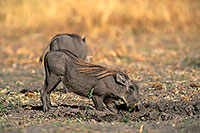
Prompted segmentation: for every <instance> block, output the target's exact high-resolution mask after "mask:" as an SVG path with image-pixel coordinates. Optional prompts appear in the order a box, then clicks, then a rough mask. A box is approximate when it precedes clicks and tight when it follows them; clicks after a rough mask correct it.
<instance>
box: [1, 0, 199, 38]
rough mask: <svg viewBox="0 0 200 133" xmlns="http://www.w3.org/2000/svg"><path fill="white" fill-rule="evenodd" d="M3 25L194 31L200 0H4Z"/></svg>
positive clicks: (79, 29) (90, 30)
mask: <svg viewBox="0 0 200 133" xmlns="http://www.w3.org/2000/svg"><path fill="white" fill-rule="evenodd" d="M0 7H1V11H0V23H1V27H3V28H5V29H12V30H14V29H15V30H16V29H17V30H19V29H20V30H34V31H40V30H47V31H49V30H50V31H54V30H63V31H66V30H67V31H76V32H79V33H86V32H87V33H90V34H95V35H96V34H98V33H107V32H112V31H115V30H116V29H120V30H124V28H125V29H129V30H130V31H132V32H133V33H137V32H161V31H162V32H175V31H180V32H195V31H199V28H200V1H199V0H173V1H170V0H109V1H107V0H96V1H93V0H87V1H84V0H73V1H71V0H60V1H56V0H42V1H41V0H1V1H0Z"/></svg>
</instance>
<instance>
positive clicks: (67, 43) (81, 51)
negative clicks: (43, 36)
mask: <svg viewBox="0 0 200 133" xmlns="http://www.w3.org/2000/svg"><path fill="white" fill-rule="evenodd" d="M48 47H50V51H51V50H60V49H64V50H69V51H71V52H72V53H74V54H75V55H77V56H78V57H80V58H82V59H84V60H85V59H86V55H87V47H86V38H85V37H84V38H83V39H81V37H80V36H79V35H76V34H57V35H56V36H54V37H53V38H52V39H51V41H50V43H49V44H48V45H47V46H46V47H45V49H44V51H43V54H42V55H41V56H40V59H39V61H40V62H42V59H43V56H44V54H45V51H46V50H47V48H48Z"/></svg>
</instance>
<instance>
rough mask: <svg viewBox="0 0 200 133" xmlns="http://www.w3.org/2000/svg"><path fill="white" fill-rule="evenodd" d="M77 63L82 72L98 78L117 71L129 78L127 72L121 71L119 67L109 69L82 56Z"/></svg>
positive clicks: (111, 74)
mask: <svg viewBox="0 0 200 133" xmlns="http://www.w3.org/2000/svg"><path fill="white" fill-rule="evenodd" d="M76 65H77V69H78V71H79V72H80V73H82V74H87V75H91V76H95V77H97V78H98V79H101V78H104V77H107V76H113V75H115V74H116V73H118V74H121V75H124V77H125V78H127V79H128V76H127V74H126V73H124V72H123V71H120V70H118V69H109V68H106V67H103V66H100V65H94V64H91V63H88V62H86V61H84V60H82V59H80V58H78V59H77V60H76Z"/></svg>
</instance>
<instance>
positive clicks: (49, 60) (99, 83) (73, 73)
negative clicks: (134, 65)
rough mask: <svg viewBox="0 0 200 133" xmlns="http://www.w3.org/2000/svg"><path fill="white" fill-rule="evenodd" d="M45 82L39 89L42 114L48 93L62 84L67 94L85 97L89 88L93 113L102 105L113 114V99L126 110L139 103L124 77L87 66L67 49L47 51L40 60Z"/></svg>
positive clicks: (47, 104) (133, 87) (131, 84)
mask: <svg viewBox="0 0 200 133" xmlns="http://www.w3.org/2000/svg"><path fill="white" fill-rule="evenodd" d="M44 67H45V74H46V76H45V81H44V86H43V88H42V89H41V100H42V104H43V111H44V112H46V111H48V110H49V109H50V107H51V102H50V94H51V92H52V91H53V90H54V89H55V87H56V86H57V85H58V84H59V83H60V82H62V83H63V84H64V85H65V86H66V87H67V88H68V89H69V92H74V93H76V94H78V95H80V96H84V97H87V96H88V92H90V90H91V89H93V93H92V101H93V103H94V105H95V108H96V109H97V110H101V111H102V110H103V103H104V104H105V105H106V107H107V108H108V109H109V110H110V111H111V112H114V113H116V105H115V104H113V101H115V100H120V99H121V100H122V101H123V102H124V103H125V104H127V105H128V106H129V107H131V106H133V105H135V104H136V103H138V101H139V100H140V96H139V92H138V86H137V85H136V84H135V83H134V82H133V81H132V80H131V79H130V78H129V77H128V75H127V74H125V73H124V72H122V71H120V70H118V69H108V68H106V67H103V66H100V65H94V64H91V63H88V62H86V61H84V60H82V59H81V58H79V57H77V56H76V55H75V54H73V53H72V52H70V51H68V50H59V51H49V52H47V53H46V55H45V58H44Z"/></svg>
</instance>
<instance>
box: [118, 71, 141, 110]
mask: <svg viewBox="0 0 200 133" xmlns="http://www.w3.org/2000/svg"><path fill="white" fill-rule="evenodd" d="M115 80H116V83H118V84H120V89H121V92H120V96H119V97H120V98H121V100H122V101H123V102H124V103H125V104H126V105H127V106H128V107H132V106H134V105H135V104H137V103H138V102H139V101H140V94H139V88H138V86H137V84H135V83H134V82H133V81H132V80H131V79H130V78H129V77H128V76H127V75H126V74H124V73H122V74H119V73H116V75H115Z"/></svg>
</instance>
